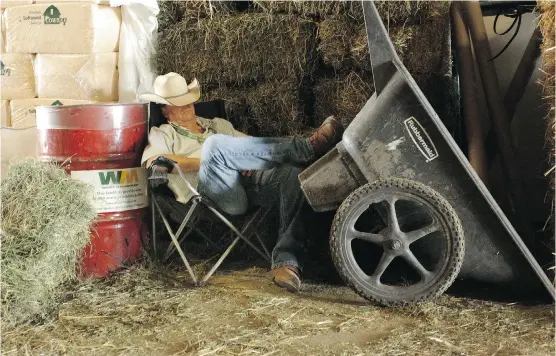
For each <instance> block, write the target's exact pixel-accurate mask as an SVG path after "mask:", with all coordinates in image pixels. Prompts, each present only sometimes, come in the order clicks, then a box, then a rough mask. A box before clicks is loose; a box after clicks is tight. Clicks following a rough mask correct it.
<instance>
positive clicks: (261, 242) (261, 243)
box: [255, 231, 272, 259]
mask: <svg viewBox="0 0 556 356" xmlns="http://www.w3.org/2000/svg"><path fill="white" fill-rule="evenodd" d="M255 237H257V240H258V241H259V244H260V245H261V246H262V248H263V250H264V252H265V253H266V255H267V256H268V258H270V259H272V256H271V255H270V252H268V249H267V248H266V244H265V243H264V242H263V239H262V238H261V235H259V233H258V232H257V231H255Z"/></svg>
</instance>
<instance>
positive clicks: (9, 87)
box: [0, 53, 36, 100]
mask: <svg viewBox="0 0 556 356" xmlns="http://www.w3.org/2000/svg"><path fill="white" fill-rule="evenodd" d="M34 57H35V56H34V55H32V54H22V53H2V55H0V80H1V82H2V85H1V86H0V87H1V90H0V91H1V94H0V97H1V98H2V99H3V100H12V99H31V98H34V97H36V90H35V75H34V72H33V61H34Z"/></svg>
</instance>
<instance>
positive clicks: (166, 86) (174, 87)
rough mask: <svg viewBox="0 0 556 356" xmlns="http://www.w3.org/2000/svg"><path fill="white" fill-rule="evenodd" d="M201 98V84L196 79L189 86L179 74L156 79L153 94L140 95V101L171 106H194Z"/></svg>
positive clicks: (169, 74)
mask: <svg viewBox="0 0 556 356" xmlns="http://www.w3.org/2000/svg"><path fill="white" fill-rule="evenodd" d="M200 97H201V89H200V88H199V82H197V79H194V80H193V82H192V83H191V84H189V85H188V84H187V81H186V80H185V78H184V77H182V76H181V75H179V74H177V73H168V74H165V75H159V76H158V77H156V79H155V81H154V84H153V93H146V94H141V95H139V99H140V100H146V101H151V102H154V103H159V104H165V105H170V106H185V105H189V104H193V103H194V102H196V101H197V100H199V98H200Z"/></svg>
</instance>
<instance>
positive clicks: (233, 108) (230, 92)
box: [201, 86, 250, 132]
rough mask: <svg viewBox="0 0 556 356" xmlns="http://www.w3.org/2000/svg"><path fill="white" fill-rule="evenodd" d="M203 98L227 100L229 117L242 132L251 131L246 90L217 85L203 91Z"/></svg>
mask: <svg viewBox="0 0 556 356" xmlns="http://www.w3.org/2000/svg"><path fill="white" fill-rule="evenodd" d="M201 93H202V94H201V99H202V100H206V101H208V100H217V99H222V100H224V101H225V106H226V115H227V119H228V120H229V121H230V122H231V123H232V124H233V125H234V127H235V128H236V130H239V131H241V132H248V131H249V126H250V125H249V122H248V121H247V117H248V108H247V102H246V100H245V90H244V89H241V88H237V87H225V86H221V87H215V88H208V89H204V90H202V91H201Z"/></svg>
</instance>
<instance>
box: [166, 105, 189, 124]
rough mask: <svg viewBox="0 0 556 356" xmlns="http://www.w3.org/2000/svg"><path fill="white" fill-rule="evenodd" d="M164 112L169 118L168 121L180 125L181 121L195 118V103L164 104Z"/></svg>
mask: <svg viewBox="0 0 556 356" xmlns="http://www.w3.org/2000/svg"><path fill="white" fill-rule="evenodd" d="M162 114H163V115H164V117H165V118H167V119H168V121H170V122H174V123H176V124H178V125H179V123H180V122H184V121H191V120H193V119H195V107H194V106H193V104H191V105H186V106H170V105H164V106H163V107H162Z"/></svg>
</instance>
